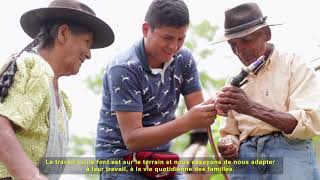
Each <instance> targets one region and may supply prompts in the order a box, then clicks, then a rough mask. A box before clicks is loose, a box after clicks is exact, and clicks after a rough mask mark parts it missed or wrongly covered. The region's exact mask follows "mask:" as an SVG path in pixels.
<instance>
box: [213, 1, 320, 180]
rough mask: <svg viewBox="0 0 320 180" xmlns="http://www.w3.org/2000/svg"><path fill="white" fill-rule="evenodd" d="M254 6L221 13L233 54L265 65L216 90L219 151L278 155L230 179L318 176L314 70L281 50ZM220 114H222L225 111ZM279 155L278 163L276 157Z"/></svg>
mask: <svg viewBox="0 0 320 180" xmlns="http://www.w3.org/2000/svg"><path fill="white" fill-rule="evenodd" d="M266 19H267V17H266V16H263V15H262V12H261V10H260V8H259V7H258V5H257V4H255V3H245V4H241V5H239V6H236V7H234V8H231V9H229V10H227V11H226V12H225V37H224V39H223V40H224V41H226V40H227V41H228V43H229V45H230V47H231V49H232V51H233V53H234V54H235V55H236V56H237V57H238V58H239V60H240V61H241V62H242V64H243V65H245V66H248V65H250V64H251V63H253V62H254V61H255V60H256V59H258V58H259V57H260V56H262V55H264V56H265V63H264V65H263V66H262V67H261V68H260V69H259V70H258V71H257V72H255V73H253V74H249V76H248V77H247V78H246V80H248V83H247V84H245V85H244V86H243V87H242V88H237V87H233V86H229V87H225V88H223V89H222V91H221V92H219V93H218V96H217V99H216V108H217V109H218V112H220V111H222V112H224V113H225V114H227V113H228V116H227V118H226V119H225V120H224V121H223V123H222V126H221V129H220V134H221V136H222V139H221V141H220V143H219V150H220V153H221V154H222V155H223V156H224V157H225V158H227V159H237V158H239V159H240V160H244V161H246V160H249V164H250V162H251V161H250V160H256V159H259V158H267V159H268V158H280V159H278V161H277V162H275V163H277V164H278V165H269V166H262V165H245V166H241V167H239V166H238V167H237V166H236V169H235V171H234V172H233V173H232V174H231V179H243V180H248V179H252V180H256V179H268V180H276V179H304V180H307V179H319V173H318V170H317V165H316V159H315V155H314V151H313V148H312V144H311V138H312V137H314V136H316V135H319V134H320V108H319V107H320V106H319V102H320V88H319V83H318V80H317V78H316V74H315V72H314V70H313V69H312V68H310V67H308V66H306V64H305V63H304V62H302V61H301V60H300V59H299V57H298V56H297V55H295V54H289V53H280V52H279V51H278V50H277V49H276V48H275V46H274V45H273V44H271V43H269V42H268V41H269V40H270V39H271V30H270V28H269V26H271V25H270V24H267V23H266ZM224 113H222V114H224ZM281 159H282V160H283V161H281Z"/></svg>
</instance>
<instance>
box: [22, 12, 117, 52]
mask: <svg viewBox="0 0 320 180" xmlns="http://www.w3.org/2000/svg"><path fill="white" fill-rule="evenodd" d="M57 19H63V20H69V21H71V22H74V23H77V24H80V25H84V26H85V27H88V28H89V30H91V31H92V32H93V34H94V39H93V42H92V47H91V48H92V49H96V48H104V47H107V46H109V45H111V44H112V43H113V42H114V33H113V31H112V29H111V28H110V26H109V25H108V24H107V23H105V22H104V21H103V20H101V19H99V18H98V17H96V16H93V15H91V14H89V13H86V12H83V11H79V10H76V9H70V8H60V7H53V8H51V7H50V8H39V9H34V10H31V11H28V12H26V13H24V14H23V15H22V16H21V18H20V24H21V27H22V29H23V30H24V32H25V33H26V34H27V35H29V36H30V37H31V38H35V37H36V36H37V35H38V33H39V31H40V26H41V25H42V23H43V22H45V21H50V20H57Z"/></svg>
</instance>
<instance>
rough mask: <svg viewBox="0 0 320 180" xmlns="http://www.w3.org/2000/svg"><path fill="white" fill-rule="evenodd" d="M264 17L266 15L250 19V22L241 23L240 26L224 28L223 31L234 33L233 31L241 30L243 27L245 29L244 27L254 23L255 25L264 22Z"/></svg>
mask: <svg viewBox="0 0 320 180" xmlns="http://www.w3.org/2000/svg"><path fill="white" fill-rule="evenodd" d="M266 19H267V16H265V17H261V18H259V19H256V20H254V21H251V22H248V23H245V24H242V25H240V26H236V27H232V28H228V29H226V30H224V33H225V34H230V33H234V32H237V31H241V30H243V29H246V28H249V27H252V26H255V25H257V24H261V23H264V22H265V21H266Z"/></svg>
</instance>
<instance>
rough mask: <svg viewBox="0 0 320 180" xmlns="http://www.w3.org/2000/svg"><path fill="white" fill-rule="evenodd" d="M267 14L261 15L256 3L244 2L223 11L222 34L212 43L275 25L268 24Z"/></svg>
mask: <svg viewBox="0 0 320 180" xmlns="http://www.w3.org/2000/svg"><path fill="white" fill-rule="evenodd" d="M266 20H267V16H263V14H262V12H261V10H260V8H259V6H258V5H257V4H256V3H245V4H241V5H239V6H236V7H234V8H231V9H228V10H226V11H225V20H224V36H222V37H220V38H218V39H216V40H215V41H213V42H212V44H216V43H220V42H224V41H228V40H231V39H235V38H240V37H244V36H247V35H249V34H251V33H253V32H255V31H257V30H259V29H261V28H263V27H266V26H276V25H281V23H277V24H268V23H267V22H266Z"/></svg>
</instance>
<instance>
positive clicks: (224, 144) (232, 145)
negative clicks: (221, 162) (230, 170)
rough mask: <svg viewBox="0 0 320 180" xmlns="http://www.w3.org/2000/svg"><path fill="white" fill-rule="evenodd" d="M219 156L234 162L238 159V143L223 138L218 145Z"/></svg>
mask: <svg viewBox="0 0 320 180" xmlns="http://www.w3.org/2000/svg"><path fill="white" fill-rule="evenodd" d="M218 149H219V152H220V154H221V155H222V156H223V157H224V158H225V159H228V160H235V159H237V158H238V153H239V143H237V142H234V141H232V140H231V139H229V138H223V139H221V141H220V142H219V144H218Z"/></svg>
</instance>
